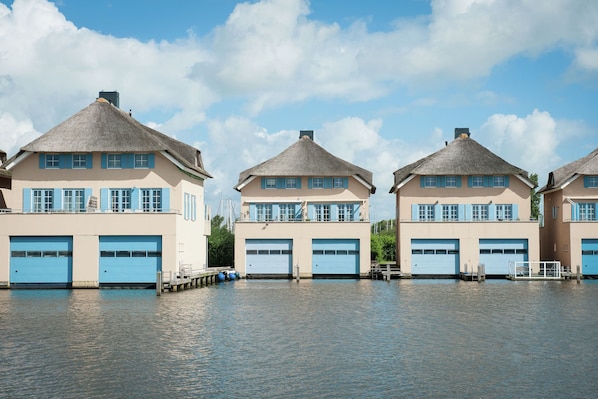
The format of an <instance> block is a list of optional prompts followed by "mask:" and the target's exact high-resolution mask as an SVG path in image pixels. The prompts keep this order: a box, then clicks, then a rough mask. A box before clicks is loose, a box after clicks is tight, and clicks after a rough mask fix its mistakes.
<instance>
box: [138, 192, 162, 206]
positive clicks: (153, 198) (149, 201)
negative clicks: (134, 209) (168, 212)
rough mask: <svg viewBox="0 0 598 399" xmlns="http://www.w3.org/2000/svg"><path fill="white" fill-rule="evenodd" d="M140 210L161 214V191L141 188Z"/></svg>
mask: <svg viewBox="0 0 598 399" xmlns="http://www.w3.org/2000/svg"><path fill="white" fill-rule="evenodd" d="M141 209H142V210H143V212H162V190H161V189H159V188H142V189H141Z"/></svg>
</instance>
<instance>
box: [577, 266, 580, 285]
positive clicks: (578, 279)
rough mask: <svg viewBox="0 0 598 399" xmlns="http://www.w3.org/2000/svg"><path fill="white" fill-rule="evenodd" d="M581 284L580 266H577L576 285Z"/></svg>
mask: <svg viewBox="0 0 598 399" xmlns="http://www.w3.org/2000/svg"><path fill="white" fill-rule="evenodd" d="M579 283H581V266H579V265H577V284H579Z"/></svg>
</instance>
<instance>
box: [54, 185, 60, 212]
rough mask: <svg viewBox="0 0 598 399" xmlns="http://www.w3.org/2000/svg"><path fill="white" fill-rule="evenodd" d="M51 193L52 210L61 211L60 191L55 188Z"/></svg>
mask: <svg viewBox="0 0 598 399" xmlns="http://www.w3.org/2000/svg"><path fill="white" fill-rule="evenodd" d="M53 191H54V193H53V196H54V198H53V199H52V207H53V208H52V209H54V210H61V209H62V189H61V188H55V189H54V190H53Z"/></svg>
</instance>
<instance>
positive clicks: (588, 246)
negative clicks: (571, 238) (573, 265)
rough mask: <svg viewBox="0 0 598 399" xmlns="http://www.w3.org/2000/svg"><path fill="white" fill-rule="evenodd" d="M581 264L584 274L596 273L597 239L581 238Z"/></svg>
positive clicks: (597, 262)
mask: <svg viewBox="0 0 598 399" xmlns="http://www.w3.org/2000/svg"><path fill="white" fill-rule="evenodd" d="M581 264H582V265H583V267H582V268H581V270H582V273H583V275H584V276H592V275H598V239H585V240H581Z"/></svg>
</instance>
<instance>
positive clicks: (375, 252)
mask: <svg viewBox="0 0 598 399" xmlns="http://www.w3.org/2000/svg"><path fill="white" fill-rule="evenodd" d="M394 226H395V224H394V220H382V221H380V222H377V223H375V224H373V225H372V232H371V234H370V246H371V249H370V250H371V259H372V260H374V259H375V260H376V261H378V262H380V263H382V262H395V261H396V259H397V256H396V252H397V244H396V236H395V228H394Z"/></svg>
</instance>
